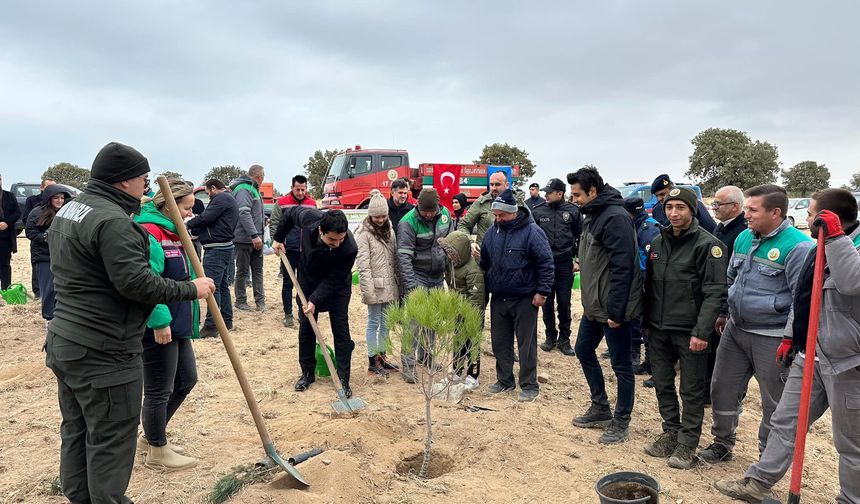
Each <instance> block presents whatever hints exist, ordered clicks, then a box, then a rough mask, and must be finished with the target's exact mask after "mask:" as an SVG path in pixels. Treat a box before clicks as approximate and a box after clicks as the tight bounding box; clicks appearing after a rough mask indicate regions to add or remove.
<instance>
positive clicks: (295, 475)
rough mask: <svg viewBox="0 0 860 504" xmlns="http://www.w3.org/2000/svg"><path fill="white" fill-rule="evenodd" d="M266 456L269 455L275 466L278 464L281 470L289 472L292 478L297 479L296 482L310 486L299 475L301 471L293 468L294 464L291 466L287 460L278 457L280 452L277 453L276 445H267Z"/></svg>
mask: <svg viewBox="0 0 860 504" xmlns="http://www.w3.org/2000/svg"><path fill="white" fill-rule="evenodd" d="M266 455H268V456H269V459H271V461H272V462H274V463H275V464H277V465H278V466H279V467H280V468H281V469H283V470H284V471H287V472H288V473H289V474H290V476H292V477H293V478H295V479H296V481H298V482H299V483H301V484H302V485H304V486H310V483H308V482H307V481H305V479H304V478H303V477H302V475H301V474H299V471H298V470H297V469H296V468H295V467H293V465H292V464H290V463H289V462H287V461H286V460H284V459H282V458H281V456H280V455H278V452H277V451H275V446H274V445H267V446H266Z"/></svg>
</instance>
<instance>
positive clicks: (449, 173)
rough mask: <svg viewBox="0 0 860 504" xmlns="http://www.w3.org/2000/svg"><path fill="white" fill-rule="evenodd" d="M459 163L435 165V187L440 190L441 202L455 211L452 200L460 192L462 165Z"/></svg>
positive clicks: (451, 210)
mask: <svg viewBox="0 0 860 504" xmlns="http://www.w3.org/2000/svg"><path fill="white" fill-rule="evenodd" d="M461 166H462V165H458V164H436V165H433V187H435V188H436V190H437V191H439V204H440V205H442V206H444V207H445V208H447V209H448V210H449V211H450V212H454V209H453V208H451V201H452V200H453V199H454V196H455V195H456V194H457V193H459V192H460V167H461Z"/></svg>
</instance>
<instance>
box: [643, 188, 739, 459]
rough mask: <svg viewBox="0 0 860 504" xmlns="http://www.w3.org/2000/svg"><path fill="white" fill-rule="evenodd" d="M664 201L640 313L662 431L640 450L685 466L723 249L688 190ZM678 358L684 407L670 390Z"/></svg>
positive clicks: (695, 434)
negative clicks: (701, 223) (662, 223)
mask: <svg viewBox="0 0 860 504" xmlns="http://www.w3.org/2000/svg"><path fill="white" fill-rule="evenodd" d="M663 208H664V209H665V211H666V217H667V218H668V219H669V223H670V227H669V228H666V229H663V230H661V232H660V236H658V237H656V238H654V241H652V242H651V252H650V255H649V258H648V264H647V270H646V274H645V315H644V317H645V320H646V322H647V327H648V328H649V330H650V336H649V338H648V345H649V347H650V349H651V351H650V353H651V368H652V370H653V373H654V387H655V389H656V391H657V403H658V404H659V406H660V416H662V417H663V433H662V434H661V435H660V436H659V437H658V438H657V440H656V441H655V442H653V443H651V444H649V445H647V446H646V447H645V453H647V454H648V455H651V456H653V457H660V458H666V457H668V458H669V460H668V464H669V467H674V468H676V469H690V468H692V467H693V465H694V461H695V457H696V448H698V446H699V437H700V436H701V434H702V420H703V419H704V416H705V395H706V392H705V373H706V372H707V369H708V351H709V349H708V340H709V339H710V336H711V332H712V331H713V325H714V322H715V321H716V320H717V316H718V315H719V313H720V306H721V305H722V303H723V301H724V300H725V299H726V248H725V245H723V244H722V242H720V241H719V240H718V239H716V238H714V236H713V235H711V234H710V233H708V232H707V231H705V230H704V229H702V228H700V227H699V221H698V219H696V213H697V205H696V194H695V193H694V192H693V191H691V190H689V189H685V188H680V187H675V188H673V189H672V190H671V191H669V194H668V195H667V196H666V198H665V199H664V200H663ZM679 362H680V364H681V386H680V393H681V394H680V395H681V402H682V403H683V408H684V409H683V414H682V413H681V411H680V410H679V408H678V396H677V394H676V393H675V364H677V363H679Z"/></svg>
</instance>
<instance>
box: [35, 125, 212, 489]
mask: <svg viewBox="0 0 860 504" xmlns="http://www.w3.org/2000/svg"><path fill="white" fill-rule="evenodd" d="M148 173H149V162H148V161H147V159H146V158H145V157H144V156H143V155H142V154H141V153H140V152H138V151H136V150H135V149H133V148H131V147H128V146H126V145H123V144H120V143H116V142H111V143H109V144H107V145H106V146H104V147H103V148H102V150H101V151H99V153H98V155H97V156H96V158H95V161H93V167H92V171H91V174H90V176H91V177H92V178H91V179H90V180H89V182H88V183H87V187H86V189H85V190H84V192H83V194H81V195H80V196H79V197H78V198H76V199H75V200H74V201H72V202H70V203H68V204H66V205H65V206H64V207H63V208H62V209H61V210H60V211H59V212H57V215H56V217H55V218H54V222H53V224H52V225H51V230H50V232H49V233H48V244H49V246H50V251H51V259H52V260H51V272H52V273H53V274H54V285H55V288H56V292H57V305H56V308H55V311H54V319H53V321H52V322H51V325H50V327H49V328H48V337H47V340H46V342H45V351H46V357H45V364H46V365H47V366H48V367H49V368H51V370H52V371H53V372H54V374H55V375H56V376H57V387H58V392H57V394H58V396H59V403H60V413H61V414H62V416H63V421H62V424H61V427H60V437H61V439H62V445H61V448H60V481H61V482H62V487H63V495H65V497H66V498H67V499H69V501H71V502H74V503H79V502H122V503H128V502H131V500H130V499H129V498H128V497H126V496H125V495H124V494H125V490H126V488H127V487H128V481H129V478H130V477H131V469H132V466H133V465H134V452H135V446H136V438H137V426H138V424H139V422H140V406H141V398H142V395H143V389H142V385H143V374H142V369H143V363H142V361H141V352H142V350H143V348H142V343H141V339H142V338H143V332H144V329H145V328H146V320H147V319H148V318H149V315H150V313H151V312H152V310H153V308H154V307H155V305H156V304H166V303H173V302H176V301H188V300H193V299H203V298H205V297H206V296H209V295H210V294H212V293H213V292H215V284H214V283H213V282H212V280H211V279H209V278H198V279H195V280H193V281H187V282H177V281H175V280H170V279H167V278H162V277H160V276H156V275H153V274H152V270H151V268H150V265H149V238H148V235H147V232H146V231H145V230H144V229H143V228H142V227H140V226H139V225H137V224H136V223H134V222H133V221H132V220H131V218H130V217H129V216H130V215H131V214H134V213H138V212H139V211H140V198H141V197H142V196H143V194H144V188H145V187H146V181H147V174H148Z"/></svg>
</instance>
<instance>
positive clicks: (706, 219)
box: [651, 173, 717, 234]
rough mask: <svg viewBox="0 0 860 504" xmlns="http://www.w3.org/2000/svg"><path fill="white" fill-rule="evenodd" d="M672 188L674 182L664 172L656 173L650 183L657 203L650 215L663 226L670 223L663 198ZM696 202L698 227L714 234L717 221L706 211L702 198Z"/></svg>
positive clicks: (667, 225)
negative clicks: (655, 176) (664, 208)
mask: <svg viewBox="0 0 860 504" xmlns="http://www.w3.org/2000/svg"><path fill="white" fill-rule="evenodd" d="M674 188H675V184H673V183H672V179H670V178H669V176H668V175H666V174H665V173H664V174H662V175H658V176H657V178H655V179H654V182H652V183H651V194H653V195H654V196H656V197H657V203H656V204H655V205H654V208H653V209H652V210H651V217H653V218H654V220H656V221H657V222H659V223H660V225H661V226H663V227H669V226H670V225H671V224H670V223H669V218H668V217H666V211H665V210H663V200H664V199H666V196H667V195H668V194H669V191H671V190H672V189H674ZM696 204H697V206H698V209H697V211H696V214H697V218H698V219H699V227H700V228H703V229H704V230H705V231H707V232H709V233H711V234H714V230H715V229H716V228H717V223H716V222H714V218H713V217H711V214H710V212H708V208H707V207H706V206H705V204H704V203H702V200H697V202H696Z"/></svg>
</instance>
